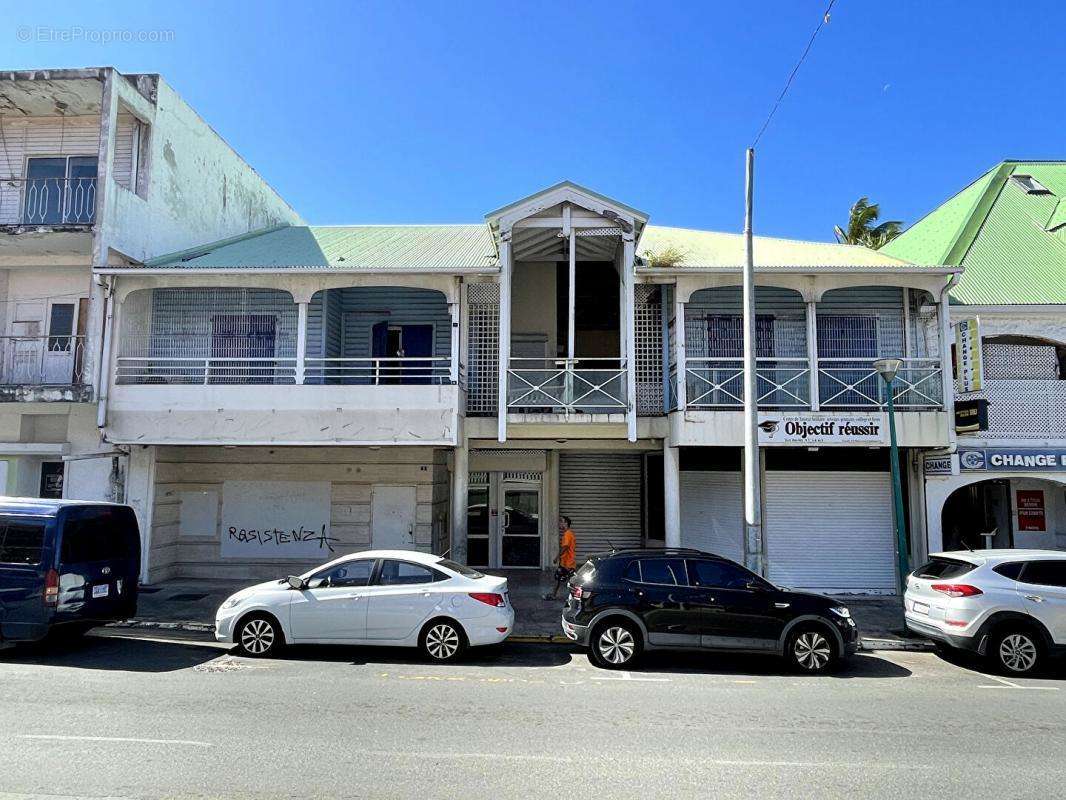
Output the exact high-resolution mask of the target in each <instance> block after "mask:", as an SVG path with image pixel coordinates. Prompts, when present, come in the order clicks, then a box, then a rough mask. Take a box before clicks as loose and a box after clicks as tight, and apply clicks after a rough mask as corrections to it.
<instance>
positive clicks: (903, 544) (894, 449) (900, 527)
mask: <svg viewBox="0 0 1066 800" xmlns="http://www.w3.org/2000/svg"><path fill="white" fill-rule="evenodd" d="M902 366H903V360H902V359H899V358H879V359H878V360H877V361H875V362H874V369H876V370H877V374H878V375H880V376H881V377H882V378H884V380H885V393H886V394H887V395H888V436H889V444H890V447H889V456H890V458H891V462H892V497H893V501H894V503H895V505H894V508H893V516H894V517H895V520H896V565H897V567H896V569H897V571H898V573H899V574H898V575H897V578H898V582H899V594H900V597H901V598H902V597H903V592H904V590H905V589H906V581H907V573H908V572H910V569H909V568H908V564H907V561H908V559H907V529H906V527H905V526H904V524H903V485H902V483H901V482H900V475H899V445H898V444H897V443H896V408H895V406H894V405H893V402H892V395H893V394H894V392H893V389H892V382H893V381H894V380H895V379H896V374H897V373H898V372H899V371H900V368H901V367H902Z"/></svg>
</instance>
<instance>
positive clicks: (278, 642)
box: [235, 614, 285, 658]
mask: <svg viewBox="0 0 1066 800" xmlns="http://www.w3.org/2000/svg"><path fill="white" fill-rule="evenodd" d="M235 638H236V640H237V647H238V649H239V650H240V651H241V653H243V654H244V655H246V656H253V657H255V658H265V657H267V656H272V655H274V654H276V653H277V652H278V650H280V649H281V648H282V646H283V645H284V642H285V639H284V635H283V634H282V632H281V626H280V625H278V623H277V621H276V620H274V619H273V618H271V617H268V616H266V615H263V614H260V615H257V616H252V617H247V618H246V619H244V620H242V621H241V624H240V627H239V628H238V629H237V636H236V637H235Z"/></svg>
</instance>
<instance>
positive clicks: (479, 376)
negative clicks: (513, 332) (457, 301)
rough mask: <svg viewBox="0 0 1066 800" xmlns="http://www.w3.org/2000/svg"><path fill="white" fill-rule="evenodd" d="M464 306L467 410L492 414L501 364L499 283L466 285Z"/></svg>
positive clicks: (486, 414)
mask: <svg viewBox="0 0 1066 800" xmlns="http://www.w3.org/2000/svg"><path fill="white" fill-rule="evenodd" d="M467 306H468V310H467V340H468V348H469V353H468V356H467V395H466V408H467V413H468V414H469V415H470V416H495V415H496V405H497V401H498V397H497V387H498V386H499V373H498V371H497V370H498V369H499V363H500V287H499V284H495V283H471V284H469V285H468V286H467Z"/></svg>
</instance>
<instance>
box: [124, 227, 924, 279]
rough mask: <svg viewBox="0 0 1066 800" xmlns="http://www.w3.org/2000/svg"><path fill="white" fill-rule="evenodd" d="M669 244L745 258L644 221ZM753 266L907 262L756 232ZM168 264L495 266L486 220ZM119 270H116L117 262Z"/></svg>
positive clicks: (246, 248)
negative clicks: (759, 234) (767, 235)
mask: <svg viewBox="0 0 1066 800" xmlns="http://www.w3.org/2000/svg"><path fill="white" fill-rule="evenodd" d="M671 247H673V248H675V249H676V250H678V251H680V252H681V253H682V254H683V259H682V261H681V262H680V263H679V264H677V266H679V267H707V268H715V267H736V266H739V265H741V264H743V263H744V238H743V236H741V235H739V234H733V233H716V232H713V231H699V230H691V229H687V228H670V227H663V226H658V225H648V226H647V227H646V228H645V229H644V232H643V236H642V237H641V240H640V243H639V246H638V255H643V254H645V253H646V252H647V251H651V252H653V253H662V252H663V251H664V250H666V249H667V248H671ZM755 261H756V264H757V265H758V266H760V267H781V266H785V267H812V268H817V267H853V268H856V269H859V268H871V269H877V268H879V267H890V268H891V267H900V266H905V265H906V262H904V261H901V260H899V259H897V258H892V257H889V256H886V255H885V254H884V253H883V252H877V251H875V250H869V249H867V248H865V247H856V246H853V245H840V244H831V243H826V242H804V241H797V240H792V239H775V238H772V237H765V236H756V237H755ZM145 266H146V267H149V268H153V269H173V270H203V269H215V270H242V269H247V270H287V269H293V270H299V269H305V270H312V269H313V270H337V271H364V270H366V271H374V270H377V271H382V272H459V271H477V270H487V271H492V270H494V269H496V267H497V266H498V259H497V254H496V247H495V243H494V242H493V239H492V234H491V232H490V229H489V226H488V225H486V224H477V225H352V226H338V227H327V226H315V225H311V226H282V227H278V228H271V229H268V230H264V231H256V232H253V233H249V234H246V235H244V236H238V237H235V238H233V239H226V240H223V241H221V242H216V243H214V244H210V245H205V246H203V247H199V248H195V249H193V250H186V251H183V252H180V253H172V254H170V255H166V256H162V257H160V258H156V259H153V260H152V261H149V262H147V263H146V265H145ZM116 271H119V270H116Z"/></svg>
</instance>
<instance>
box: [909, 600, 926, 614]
mask: <svg viewBox="0 0 1066 800" xmlns="http://www.w3.org/2000/svg"><path fill="white" fill-rule="evenodd" d="M911 611H913V612H914V613H915V614H928V613H929V604H928V603H918V602H915V603H912V604H911Z"/></svg>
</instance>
